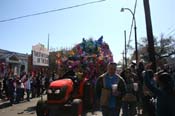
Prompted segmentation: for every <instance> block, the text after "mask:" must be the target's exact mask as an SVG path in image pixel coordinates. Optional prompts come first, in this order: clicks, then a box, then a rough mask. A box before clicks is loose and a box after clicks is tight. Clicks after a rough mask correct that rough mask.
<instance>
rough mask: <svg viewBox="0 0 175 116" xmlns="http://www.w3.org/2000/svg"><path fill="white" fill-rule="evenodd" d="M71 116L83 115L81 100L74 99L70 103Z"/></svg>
mask: <svg viewBox="0 0 175 116" xmlns="http://www.w3.org/2000/svg"><path fill="white" fill-rule="evenodd" d="M72 114H73V115H72V116H82V115H83V103H82V100H81V99H74V100H73V102H72Z"/></svg>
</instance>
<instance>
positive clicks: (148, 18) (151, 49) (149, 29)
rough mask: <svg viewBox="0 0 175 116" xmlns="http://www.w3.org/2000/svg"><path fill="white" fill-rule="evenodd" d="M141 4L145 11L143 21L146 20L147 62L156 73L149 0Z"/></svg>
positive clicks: (144, 0)
mask: <svg viewBox="0 0 175 116" xmlns="http://www.w3.org/2000/svg"><path fill="white" fill-rule="evenodd" d="M143 3H144V9H145V20H146V30H147V39H148V49H147V50H148V54H149V61H150V62H151V63H152V66H153V67H152V68H153V71H154V72H156V58H155V48H154V38H153V32H152V23H151V15H150V7H149V0H143Z"/></svg>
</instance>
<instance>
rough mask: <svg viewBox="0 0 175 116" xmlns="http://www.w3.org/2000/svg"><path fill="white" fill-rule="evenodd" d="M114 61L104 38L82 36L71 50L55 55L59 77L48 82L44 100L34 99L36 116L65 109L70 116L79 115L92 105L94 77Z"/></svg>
mask: <svg viewBox="0 0 175 116" xmlns="http://www.w3.org/2000/svg"><path fill="white" fill-rule="evenodd" d="M112 61H113V57H112V53H111V51H110V48H109V45H108V44H107V43H106V42H104V41H103V36H102V37H100V38H99V39H98V40H92V39H88V40H85V39H83V40H82V42H81V43H79V44H77V45H75V46H74V47H73V48H72V49H70V50H67V49H63V50H61V51H59V52H58V54H57V61H56V62H57V64H58V75H59V79H58V80H55V81H53V82H51V83H50V85H49V88H48V90H47V100H43V99H41V100H40V101H38V102H37V107H36V113H37V116H56V115H59V113H60V112H62V111H64V110H65V109H66V108H67V109H69V110H70V112H71V115H72V116H82V114H83V110H84V109H86V108H92V107H93V105H94V103H95V102H94V88H93V87H94V85H95V81H96V78H97V77H98V76H99V75H101V74H102V73H104V72H105V71H106V65H107V64H108V63H109V62H112Z"/></svg>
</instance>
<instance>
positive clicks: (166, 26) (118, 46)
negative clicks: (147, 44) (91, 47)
mask: <svg viewBox="0 0 175 116" xmlns="http://www.w3.org/2000/svg"><path fill="white" fill-rule="evenodd" d="M92 1H95V0H1V1H0V20H4V19H9V18H14V17H18V16H23V15H28V14H33V13H38V12H43V11H48V10H53V9H59V8H64V7H69V6H74V5H78V4H83V3H87V2H92ZM134 4H135V0H106V1H104V2H101V3H96V4H91V5H87V6H82V7H78V8H73V9H68V10H64V11H58V12H53V13H49V14H43V15H39V16H34V17H28V18H23V19H18V20H13V21H9V22H1V23H0V48H1V49H6V50H10V51H16V52H20V53H29V54H30V52H31V49H32V45H35V44H38V43H42V44H44V45H46V46H47V39H48V33H49V34H50V48H58V49H60V48H65V47H67V48H69V47H72V46H74V45H75V44H77V43H80V42H81V41H82V38H83V37H84V38H86V39H88V38H90V37H92V38H94V39H98V38H99V37H100V36H101V35H103V37H104V41H105V42H107V43H108V44H109V46H110V49H111V51H112V53H113V55H114V60H115V61H116V62H118V61H119V60H121V59H122V54H121V53H122V51H123V50H124V30H126V32H127V39H128V36H129V31H130V26H131V20H132V15H131V14H130V13H129V12H128V11H125V12H120V9H121V8H122V7H127V8H130V9H131V10H134ZM174 5H175V1H174V0H150V9H151V19H152V26H153V34H154V35H155V36H157V37H160V34H161V33H163V34H164V35H165V36H169V35H175V15H174V13H173V12H174V11H175V7H174ZM135 17H136V23H137V37H138V42H139V41H140V38H142V37H146V26H145V15H144V8H143V0H138V1H137V9H136V16H135ZM173 30H174V31H173ZM171 31H172V33H170V32H171ZM169 33H170V34H169ZM131 40H132V42H131V44H132V45H133V44H134V31H133V33H132V37H131ZM133 47H134V45H133Z"/></svg>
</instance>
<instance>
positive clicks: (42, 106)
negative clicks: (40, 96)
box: [36, 100, 48, 116]
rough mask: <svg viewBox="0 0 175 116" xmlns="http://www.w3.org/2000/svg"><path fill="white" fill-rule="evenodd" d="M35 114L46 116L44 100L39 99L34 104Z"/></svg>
mask: <svg viewBox="0 0 175 116" xmlns="http://www.w3.org/2000/svg"><path fill="white" fill-rule="evenodd" d="M36 114H37V116H47V114H48V110H47V104H46V101H43V100H39V101H38V102H37V105H36Z"/></svg>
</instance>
